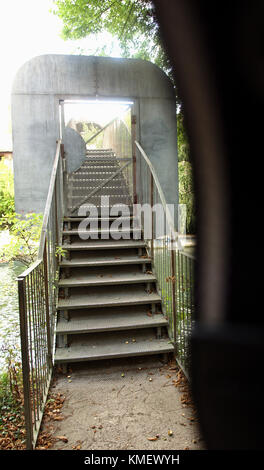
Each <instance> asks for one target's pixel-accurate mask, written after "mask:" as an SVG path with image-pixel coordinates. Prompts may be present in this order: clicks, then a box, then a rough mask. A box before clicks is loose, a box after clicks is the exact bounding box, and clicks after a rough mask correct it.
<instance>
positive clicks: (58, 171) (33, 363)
mask: <svg viewBox="0 0 264 470" xmlns="http://www.w3.org/2000/svg"><path fill="white" fill-rule="evenodd" d="M65 177H66V165H65V159H64V151H63V145H62V143H61V140H60V139H59V140H57V145H56V153H55V157H54V160H53V165H52V171H51V176H50V183H49V190H48V195H47V199H46V204H45V210H44V214H43V222H42V228H41V235H40V240H39V247H38V254H37V259H36V261H35V262H34V263H33V264H31V266H29V268H27V269H26V270H25V271H24V272H23V273H22V274H20V275H19V276H18V278H17V282H18V300H19V317H20V339H21V357H22V373H23V395H24V412H25V413H24V414H25V427H26V447H27V449H33V448H34V446H35V444H36V440H37V436H38V432H39V429H40V424H41V420H42V416H43V412H44V406H45V403H46V399H47V394H48V390H49V384H50V381H51V377H52V370H53V362H54V346H55V341H54V335H55V324H56V302H57V284H56V273H57V270H58V256H57V251H56V250H57V246H59V245H60V242H61V236H62V224H63V216H64V208H65V201H64V189H65V183H66V179H65ZM35 383H37V389H36V390H35V387H34V384H35ZM39 390H41V393H39Z"/></svg>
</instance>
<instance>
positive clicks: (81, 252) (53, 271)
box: [12, 55, 195, 449]
mask: <svg viewBox="0 0 264 470" xmlns="http://www.w3.org/2000/svg"><path fill="white" fill-rule="evenodd" d="M89 99H96V100H98V101H100V100H101V99H104V100H110V99H111V100H113V99H115V100H118V101H119V102H123V103H127V104H128V106H127V109H126V118H124V116H121V117H120V116H119V117H117V118H115V119H113V120H112V121H111V122H110V123H108V124H107V125H106V126H104V127H103V128H101V129H100V130H99V131H97V132H96V133H95V134H94V135H93V136H92V137H90V138H89V140H88V141H86V142H85V141H84V139H83V138H82V136H81V135H80V134H78V133H77V132H76V131H74V130H73V129H70V128H68V127H67V126H65V119H64V107H65V105H66V103H67V102H74V101H77V102H78V101H79V100H89ZM12 118H13V139H14V172H15V195H16V210H17V211H18V212H19V213H21V214H25V213H29V212H32V211H34V212H43V213H44V216H43V226H42V231H41V238H40V244H39V252H38V258H37V260H36V261H35V263H34V264H33V265H32V266H30V267H29V268H28V269H27V270H26V271H25V272H24V273H22V274H21V275H20V276H19V278H18V291H19V311H20V331H21V353H22V366H23V386H24V410H25V420H26V431H27V433H26V437H27V448H29V449H32V448H34V445H35V443H36V439H37V435H38V432H39V427H40V424H41V419H42V414H43V410H44V406H45V402H46V397H47V393H48V390H49V385H50V380H51V377H52V373H53V370H54V366H55V365H60V366H61V367H62V368H63V369H64V370H65V371H67V366H68V364H70V363H76V362H83V361H86V362H87V363H89V362H90V361H95V360H103V359H109V358H111V359H114V358H120V357H131V358H133V357H135V356H143V355H156V354H159V355H161V356H162V357H163V358H164V360H166V359H167V357H168V355H169V354H174V355H175V357H176V359H177V361H178V363H179V365H180V366H181V367H182V369H183V370H184V372H185V374H186V375H187V376H188V370H189V336H190V331H191V328H192V324H193V315H194V262H195V260H194V257H193V256H192V255H190V254H187V253H186V252H185V251H183V250H182V249H181V244H179V238H178V233H177V230H176V229H175V227H176V226H177V218H176V221H175V222H174V220H175V219H174V216H175V213H176V215H177V211H175V212H174V210H173V211H171V209H169V207H170V208H171V207H172V205H173V207H177V204H178V183H177V131H176V107H175V100H174V92H173V87H172V85H171V83H170V81H169V80H168V78H167V77H166V76H165V75H164V73H163V72H162V71H161V70H160V69H158V68H157V67H156V66H154V65H153V64H150V63H148V62H145V61H139V60H119V59H109V58H96V57H79V56H78V57H75V56H53V55H52V56H41V57H38V58H36V59H33V60H32V61H30V62H29V63H27V64H25V65H24V66H23V68H22V69H21V70H20V71H19V72H18V75H17V78H16V80H15V83H14V87H13V100H12ZM168 204H170V206H168ZM142 207H147V208H150V211H149V213H148V215H147V217H145V212H144V211H142V210H141V209H142ZM154 207H155V208H158V209H157V212H158V216H157V217H155V215H154V211H153V210H152V209H153V208H154ZM161 221H162V223H161ZM161 227H162V228H165V231H163V232H162V231H161Z"/></svg>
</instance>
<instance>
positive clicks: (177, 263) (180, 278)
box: [135, 141, 195, 378]
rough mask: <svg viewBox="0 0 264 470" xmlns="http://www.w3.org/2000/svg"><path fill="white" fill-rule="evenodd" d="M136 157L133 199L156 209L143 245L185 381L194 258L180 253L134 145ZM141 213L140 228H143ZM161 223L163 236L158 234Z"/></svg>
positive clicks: (151, 172) (154, 181) (149, 168)
mask: <svg viewBox="0 0 264 470" xmlns="http://www.w3.org/2000/svg"><path fill="white" fill-rule="evenodd" d="M135 144H136V146H137V148H138V150H139V153H138V155H139V157H138V158H137V165H138V166H139V172H138V174H139V175H140V181H139V184H138V185H137V198H138V203H140V204H141V207H142V206H143V205H144V204H148V205H149V206H150V207H151V208H153V206H156V208H157V211H158V212H157V218H156V216H155V214H154V212H153V211H152V215H151V217H152V221H151V222H152V223H151V224H150V225H151V232H152V233H150V234H149V237H148V240H146V241H147V245H148V251H149V254H150V256H151V258H152V265H153V268H154V270H155V274H156V277H157V281H158V290H159V294H160V295H161V299H162V309H163V313H164V315H165V316H166V317H167V319H168V323H169V329H168V332H169V336H170V339H171V341H172V342H173V344H174V347H175V357H176V359H177V361H178V363H179V365H180V367H181V368H182V369H183V371H184V373H185V375H186V376H187V377H188V378H189V369H190V347H189V340H190V334H191V329H192V326H193V322H194V263H195V257H194V256H192V255H191V254H189V253H186V252H185V251H183V250H182V249H181V243H180V238H179V236H178V233H177V232H176V230H175V227H174V222H173V218H172V215H171V213H170V210H169V208H168V206H167V204H166V200H165V197H164V194H163V191H162V188H161V186H160V183H159V180H158V177H157V174H156V172H155V169H154V167H153V165H152V164H151V162H150V160H149V158H148V157H147V155H146V153H145V152H144V150H143V149H142V147H141V145H140V144H139V143H138V142H137V141H136V142H135ZM142 215H143V213H142V212H141V227H143V225H144V220H142ZM162 219H164V225H163V227H164V229H165V234H164V235H162V233H164V232H163V231H162V228H163V227H162ZM177 241H178V242H179V244H178V243H177Z"/></svg>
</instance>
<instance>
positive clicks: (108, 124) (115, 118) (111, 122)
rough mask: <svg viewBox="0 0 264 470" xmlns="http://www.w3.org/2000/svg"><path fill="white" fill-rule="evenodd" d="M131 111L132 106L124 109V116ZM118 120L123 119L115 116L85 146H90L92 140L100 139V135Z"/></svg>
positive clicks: (86, 141)
mask: <svg viewBox="0 0 264 470" xmlns="http://www.w3.org/2000/svg"><path fill="white" fill-rule="evenodd" d="M129 109H130V106H128V107H127V108H125V109H124V111H123V112H122V115H123V114H125V113H126V112H127V111H128V110H129ZM117 119H122V118H121V117H120V116H115V117H114V118H113V119H111V121H109V122H108V123H107V124H106V125H105V126H104V127H102V129H100V130H99V131H97V132H96V133H95V134H94V135H92V137H89V139H88V140H85V144H86V145H87V144H89V143H90V142H92V140H94V139H95V138H96V137H98V135H100V134H101V132H103V131H105V129H107V127H109V126H111V124H113V122H115V121H116V120H117Z"/></svg>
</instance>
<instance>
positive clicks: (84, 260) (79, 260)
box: [60, 253, 151, 268]
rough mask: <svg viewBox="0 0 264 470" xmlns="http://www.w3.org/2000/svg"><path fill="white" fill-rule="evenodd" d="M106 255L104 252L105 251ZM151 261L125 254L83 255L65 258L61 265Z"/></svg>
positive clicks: (146, 262)
mask: <svg viewBox="0 0 264 470" xmlns="http://www.w3.org/2000/svg"><path fill="white" fill-rule="evenodd" d="M103 255H104V253H103ZM149 263H151V258H145V257H140V256H135V255H131V256H129V255H128V254H126V253H125V254H124V255H123V256H122V255H120V256H116V257H114V256H110V255H108V256H107V255H104V256H100V257H99V256H98V255H94V256H89V257H88V256H86V257H85V256H82V257H75V258H72V259H70V260H63V261H61V262H60V266H61V267H62V268H63V267H65V268H66V267H74V266H76V267H78V266H80V267H81V266H83V267H84V266H114V265H116V266H118V265H123V264H149Z"/></svg>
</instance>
